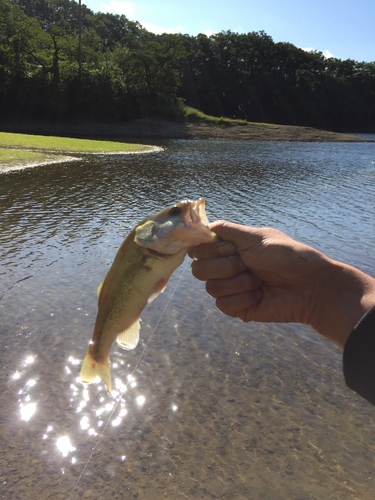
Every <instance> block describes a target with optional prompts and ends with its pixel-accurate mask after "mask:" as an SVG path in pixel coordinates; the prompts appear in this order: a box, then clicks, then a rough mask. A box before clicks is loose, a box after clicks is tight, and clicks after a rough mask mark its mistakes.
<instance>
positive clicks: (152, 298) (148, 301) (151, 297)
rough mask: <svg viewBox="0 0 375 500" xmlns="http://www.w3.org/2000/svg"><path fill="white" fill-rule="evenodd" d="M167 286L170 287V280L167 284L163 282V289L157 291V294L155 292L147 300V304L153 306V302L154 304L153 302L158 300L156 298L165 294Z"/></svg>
mask: <svg viewBox="0 0 375 500" xmlns="http://www.w3.org/2000/svg"><path fill="white" fill-rule="evenodd" d="M164 283H165V284H164ZM167 285H168V280H167V281H166V282H165V281H163V283H162V287H161V288H160V290H156V291H155V292H153V293H152V294H151V295H150V296H149V298H148V299H147V304H151V302H152V301H153V300H155V299H156V297H157V296H158V295H159V294H160V293H163V292H164V290H165V289H166V287H167Z"/></svg>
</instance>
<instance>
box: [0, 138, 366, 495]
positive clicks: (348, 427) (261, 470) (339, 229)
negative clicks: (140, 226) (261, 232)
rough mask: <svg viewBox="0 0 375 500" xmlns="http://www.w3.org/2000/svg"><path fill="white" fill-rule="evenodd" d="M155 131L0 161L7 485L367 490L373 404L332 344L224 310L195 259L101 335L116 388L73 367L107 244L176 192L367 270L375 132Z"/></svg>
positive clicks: (2, 456)
mask: <svg viewBox="0 0 375 500" xmlns="http://www.w3.org/2000/svg"><path fill="white" fill-rule="evenodd" d="M158 144H159V145H162V146H163V148H164V150H163V152H161V153H155V154H150V155H139V156H137V155H126V156H121V155H115V156H110V157H108V156H102V157H94V156H86V157H82V159H81V160H79V161H77V162H73V163H67V164H60V165H50V166H41V167H37V168H33V169H27V170H23V171H17V172H11V173H8V174H4V175H1V177H0V210H1V217H0V243H1V244H0V262H1V267H0V314H1V319H0V346H1V349H0V353H1V354H0V357H1V365H0V366H1V375H0V376H1V379H0V380H1V392H2V404H1V407H0V426H1V436H2V440H1V442H0V495H1V497H2V498H4V499H22V500H26V499H38V500H39V499H47V498H50V499H77V498H81V497H82V498H88V499H105V500H107V499H111V498H118V499H128V498H129V499H132V498H139V499H147V500H148V499H150V500H151V499H152V500H154V499H156V500H158V499H164V498H168V499H176V500H177V499H184V498H187V499H191V498H197V499H202V500H206V499H207V500H208V499H216V498H224V499H228V500H230V499H234V498H238V499H244V500H245V499H246V500H248V499H262V500H263V499H269V500H274V499H275V500H276V499H277V500H280V499H285V500H286V499H296V500H297V499H299V500H302V499H309V500H315V499H322V500H325V499H348V498H350V499H351V498H353V499H354V498H360V499H361V500H367V499H368V500H370V499H371V500H372V499H373V498H374V491H375V477H374V467H375V455H374V453H375V420H374V409H373V407H372V406H371V405H370V404H369V403H367V402H365V401H363V400H362V399H361V398H360V397H359V396H357V395H356V394H354V393H353V392H352V391H350V390H349V389H348V388H346V386H345V384H344V380H343V376H342V366H341V365H342V358H341V352H340V350H339V349H338V348H336V347H335V346H333V345H332V344H331V343H330V342H329V341H326V340H325V339H322V338H320V337H319V336H318V335H317V334H315V333H314V332H313V331H312V330H311V329H309V328H307V327H304V326H302V325H275V324H257V323H250V324H247V325H244V324H242V323H241V322H240V321H239V320H232V319H230V318H226V317H224V316H223V315H222V314H221V313H220V312H219V311H217V310H216V308H215V306H214V301H213V300H212V299H211V298H210V297H209V296H207V295H206V294H205V291H204V285H203V284H202V283H200V282H198V281H196V280H195V279H194V278H193V277H192V276H191V272H190V270H189V267H188V264H189V262H188V261H186V262H185V264H184V265H183V266H182V267H181V268H179V269H178V270H177V271H176V273H175V275H174V276H173V277H172V279H171V281H170V284H169V285H168V287H167V289H166V291H165V292H164V294H162V295H161V296H159V297H158V299H157V300H155V301H154V302H153V303H152V304H150V306H148V308H147V309H146V310H145V311H144V313H143V317H142V319H143V321H142V328H141V341H140V344H139V345H138V347H137V348H136V349H135V350H134V351H131V352H129V351H123V350H121V349H120V348H119V347H118V346H117V345H114V346H113V348H112V351H111V361H112V377H113V380H114V385H115V387H116V389H117V391H118V394H117V397H116V398H111V397H110V396H109V395H108V394H107V392H106V390H105V388H104V386H103V384H98V385H97V384H94V385H91V386H89V387H87V386H84V385H83V384H81V383H80V382H79V380H77V377H78V374H79V370H80V364H81V361H82V359H83V356H84V354H85V352H86V349H87V345H88V341H89V339H90V338H91V335H92V329H93V325H94V322H95V318H96V313H97V301H96V288H97V286H98V285H99V283H100V282H101V281H102V280H103V278H104V276H105V274H106V272H107V271H108V269H109V266H110V264H111V262H112V261H113V259H114V256H115V254H116V250H117V248H118V246H119V245H120V244H121V242H122V241H123V239H124V238H125V236H126V235H127V233H128V232H129V231H130V230H131V229H132V228H133V227H134V226H135V225H136V224H137V222H139V221H140V220H141V219H143V218H144V216H145V215H148V214H149V213H152V212H154V211H155V210H157V209H160V208H163V207H164V206H166V205H167V204H170V203H173V202H174V201H176V200H180V199H182V198H184V197H189V198H196V197H199V196H204V197H205V198H206V208H207V215H208V217H209V219H210V220H215V219H219V218H220V219H221V218H224V219H228V220H232V221H234V222H239V223H243V224H248V225H254V226H273V227H277V228H278V229H280V230H282V231H285V232H286V233H287V234H289V235H290V236H292V237H293V238H296V239H298V240H300V241H303V242H305V243H307V244H309V245H312V246H314V247H315V248H318V249H319V250H321V251H323V252H325V253H326V254H328V255H329V256H330V257H332V258H335V259H337V260H342V261H345V262H347V263H349V264H352V265H355V266H357V267H359V268H360V269H362V270H363V271H365V272H367V273H370V274H372V275H375V257H374V248H375V231H374V229H375V227H374V216H375V203H374V201H375V144H366V143H363V144H362V143H358V144H343V143H331V144H317V143H279V142H278V143H272V142H269V143H265V142H261V143H256V142H248V143H247V142H230V141H222V142H218V141H167V142H163V143H158Z"/></svg>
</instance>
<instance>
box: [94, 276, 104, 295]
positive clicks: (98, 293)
mask: <svg viewBox="0 0 375 500" xmlns="http://www.w3.org/2000/svg"><path fill="white" fill-rule="evenodd" d="M103 283H104V280H103V281H102V282H101V283H100V285H99V286H98V288H97V290H96V296H97V297H98V298H99V297H100V292H101V291H102V287H103Z"/></svg>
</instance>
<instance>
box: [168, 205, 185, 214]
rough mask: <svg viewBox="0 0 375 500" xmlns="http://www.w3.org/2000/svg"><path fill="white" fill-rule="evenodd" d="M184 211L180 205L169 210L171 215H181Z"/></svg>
mask: <svg viewBox="0 0 375 500" xmlns="http://www.w3.org/2000/svg"><path fill="white" fill-rule="evenodd" d="M181 212H182V210H181V208H180V207H173V208H171V211H170V212H169V213H170V214H171V215H180V213H181Z"/></svg>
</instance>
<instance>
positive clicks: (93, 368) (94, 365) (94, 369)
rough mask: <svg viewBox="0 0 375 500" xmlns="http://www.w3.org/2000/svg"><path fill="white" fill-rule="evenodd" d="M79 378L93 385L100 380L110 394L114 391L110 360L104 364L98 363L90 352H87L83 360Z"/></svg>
mask: <svg viewBox="0 0 375 500" xmlns="http://www.w3.org/2000/svg"><path fill="white" fill-rule="evenodd" d="M79 376H80V378H81V380H82V382H86V383H88V384H91V383H92V382H93V381H94V380H95V379H96V378H99V379H101V380H103V381H104V382H105V384H106V386H107V388H108V391H109V392H111V390H112V383H111V368H110V365H109V359H108V360H107V361H106V362H104V363H98V362H97V361H95V359H94V358H93V357H92V356H91V354H90V350H88V351H87V353H86V356H85V358H84V360H83V363H82V367H81V373H80V374H79Z"/></svg>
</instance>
